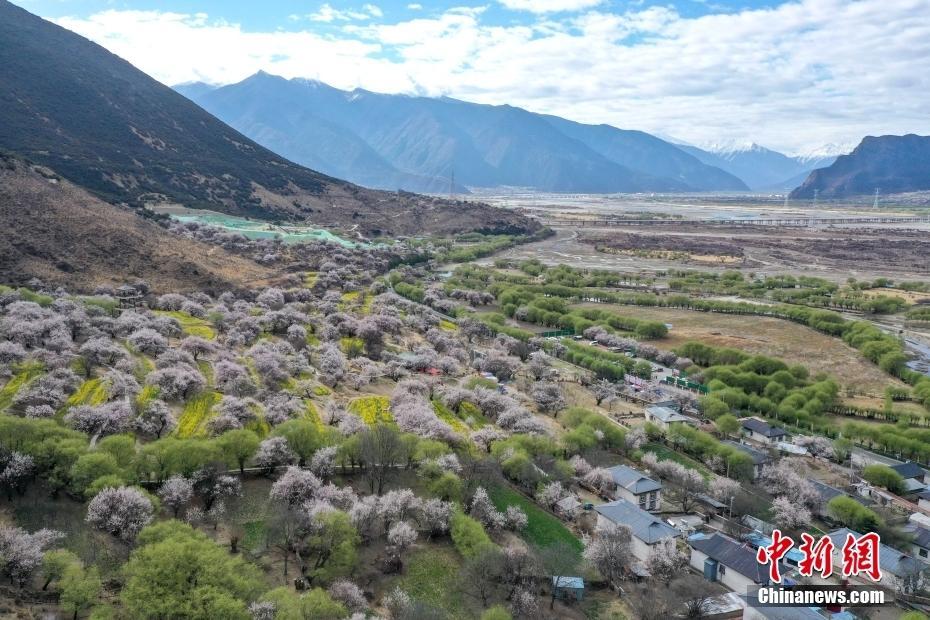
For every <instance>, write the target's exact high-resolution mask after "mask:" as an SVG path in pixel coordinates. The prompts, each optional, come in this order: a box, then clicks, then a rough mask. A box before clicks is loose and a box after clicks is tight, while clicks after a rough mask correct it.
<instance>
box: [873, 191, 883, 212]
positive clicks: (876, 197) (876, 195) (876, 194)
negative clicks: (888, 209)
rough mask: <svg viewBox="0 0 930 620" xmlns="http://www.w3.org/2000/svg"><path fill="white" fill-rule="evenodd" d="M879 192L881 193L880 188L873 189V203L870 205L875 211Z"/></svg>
mask: <svg viewBox="0 0 930 620" xmlns="http://www.w3.org/2000/svg"><path fill="white" fill-rule="evenodd" d="M879 191H881V188H880V187H876V188H875V202H873V203H872V208H873V209H877V208H878V193H879Z"/></svg>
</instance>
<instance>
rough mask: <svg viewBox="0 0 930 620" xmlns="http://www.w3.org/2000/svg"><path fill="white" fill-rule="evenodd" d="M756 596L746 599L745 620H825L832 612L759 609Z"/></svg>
mask: <svg viewBox="0 0 930 620" xmlns="http://www.w3.org/2000/svg"><path fill="white" fill-rule="evenodd" d="M755 598H756V595H749V596H747V597H746V602H747V605H746V607H745V608H743V620H825V619H826V618H829V617H830V612H827V613H826V614H822V613H821V612H820V611H819V609H820V608H819V607H757V606H754V605H758V604H759V603H758V600H755V601H753V600H752V599H755Z"/></svg>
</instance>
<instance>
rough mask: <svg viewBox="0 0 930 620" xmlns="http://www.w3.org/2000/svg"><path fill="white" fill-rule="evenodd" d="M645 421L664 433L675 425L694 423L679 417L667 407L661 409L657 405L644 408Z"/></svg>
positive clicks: (685, 417) (686, 418) (686, 417)
mask: <svg viewBox="0 0 930 620" xmlns="http://www.w3.org/2000/svg"><path fill="white" fill-rule="evenodd" d="M646 421H647V422H652V423H653V424H655V425H656V426H658V427H659V428H661V429H662V430H666V431H667V430H668V429H669V427H672V426H674V425H676V424H692V423H694V420H692V419H691V418H689V417H688V416H684V415H681V414H680V413H678V412H677V411H675V410H674V409H670V408H669V407H661V406H658V405H652V406H650V407H646Z"/></svg>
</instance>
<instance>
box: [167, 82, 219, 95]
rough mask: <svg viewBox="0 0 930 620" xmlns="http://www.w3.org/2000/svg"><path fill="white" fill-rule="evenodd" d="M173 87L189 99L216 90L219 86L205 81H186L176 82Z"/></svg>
mask: <svg viewBox="0 0 930 620" xmlns="http://www.w3.org/2000/svg"><path fill="white" fill-rule="evenodd" d="M172 88H174V90H176V91H178V92H179V93H181V94H182V95H184V96H185V97H187V98H188V99H194V98H196V97H200V96H202V95H205V94H206V93H208V92H210V91H211V90H216V89H217V88H219V86H216V85H214V84H207V83H205V82H184V83H183V84H176V85H174V86H173V87H172Z"/></svg>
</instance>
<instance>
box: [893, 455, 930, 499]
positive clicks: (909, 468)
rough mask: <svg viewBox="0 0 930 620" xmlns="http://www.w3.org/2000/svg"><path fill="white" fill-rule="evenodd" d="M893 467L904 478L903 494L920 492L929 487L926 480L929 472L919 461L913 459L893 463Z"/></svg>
mask: <svg viewBox="0 0 930 620" xmlns="http://www.w3.org/2000/svg"><path fill="white" fill-rule="evenodd" d="M891 469H893V470H894V471H896V472H897V473H898V475H900V476H901V478H903V479H904V492H903V493H902V495H907V494H908V493H916V492H920V491H923V490H924V489H926V488H927V485H926V482H925V480H926V476H927V472H926V470H925V469H924V468H922V467H921V466H919V465H918V464H917V463H914V462H913V461H907V462H905V463H899V464H897V465H892V466H891Z"/></svg>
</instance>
